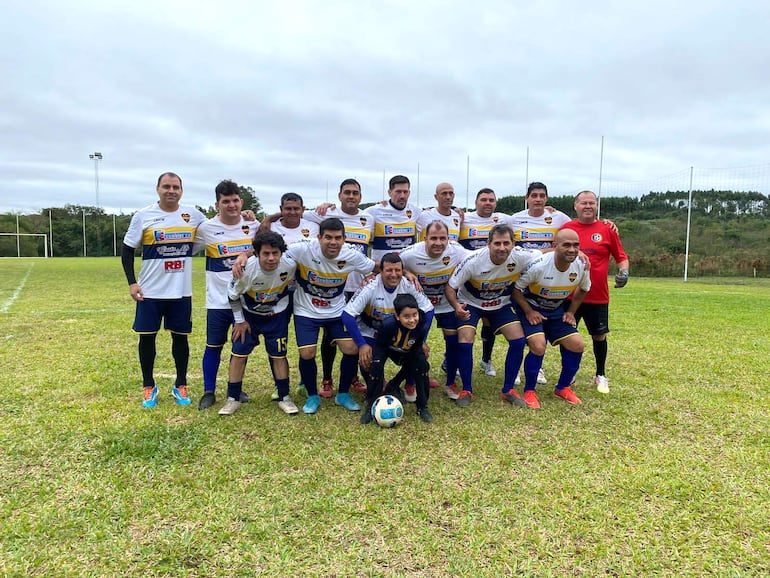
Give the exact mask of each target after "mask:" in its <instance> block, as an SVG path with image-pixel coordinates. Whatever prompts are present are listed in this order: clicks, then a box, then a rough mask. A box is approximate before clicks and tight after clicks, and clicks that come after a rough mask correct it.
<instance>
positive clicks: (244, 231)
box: [241, 225, 249, 235]
mask: <svg viewBox="0 0 770 578" xmlns="http://www.w3.org/2000/svg"><path fill="white" fill-rule="evenodd" d="M241 231H243V234H244V235H248V234H249V226H248V225H241Z"/></svg>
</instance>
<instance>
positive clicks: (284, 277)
mask: <svg viewBox="0 0 770 578" xmlns="http://www.w3.org/2000/svg"><path fill="white" fill-rule="evenodd" d="M278 276H279V277H280V278H281V281H286V278H287V277H288V276H289V274H288V273H287V272H286V271H284V272H282V273H281V274H280V275H278Z"/></svg>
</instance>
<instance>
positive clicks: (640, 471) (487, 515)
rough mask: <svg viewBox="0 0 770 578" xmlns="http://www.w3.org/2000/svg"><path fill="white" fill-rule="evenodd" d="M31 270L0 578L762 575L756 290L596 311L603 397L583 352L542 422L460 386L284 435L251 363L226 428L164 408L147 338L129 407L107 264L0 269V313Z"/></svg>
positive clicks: (200, 300)
mask: <svg viewBox="0 0 770 578" xmlns="http://www.w3.org/2000/svg"><path fill="white" fill-rule="evenodd" d="M201 265H202V262H200V261H196V269H195V298H194V307H195V311H194V323H195V330H194V335H193V337H192V339H191V351H192V354H191V367H190V374H191V379H190V385H191V390H192V397H193V398H194V403H197V399H198V397H200V395H201V375H200V357H201V355H202V351H203V346H204V335H205V331H204V326H205V310H204V309H203V305H204V288H203V267H202V266H201ZM30 267H31V268H32V269H31V272H30V275H29V277H28V278H27V280H26V283H25V285H24V287H23V288H22V290H21V291H20V292H19V295H18V298H17V299H16V300H15V301H13V303H11V304H9V305H7V312H5V313H0V338H1V339H2V344H3V349H2V351H3V354H2V357H1V358H0V380H2V381H1V382H0V383H1V384H2V391H3V400H2V403H0V486H1V487H2V492H1V493H0V574H2V575H20V576H24V575H54V576H56V575H84V576H105V575H112V576H119V575H120V576H123V575H170V576H194V575H200V576H216V575H219V576H252V575H255V574H262V575H266V576H280V575H306V576H456V575H462V576H499V575H507V574H514V573H515V574H524V575H538V576H548V575H551V576H565V575H583V576H596V575H613V576H629V575H669V576H674V575H677V576H679V575H704V574H710V575H719V576H724V575H730V576H744V575H756V576H761V575H767V574H768V573H770V524H768V520H770V506H769V505H768V503H769V502H770V500H769V498H770V495H769V494H770V490H769V489H768V488H769V484H768V482H769V481H770V475H769V474H768V472H770V455H769V454H770V451H769V450H770V438H769V434H768V428H769V424H770V415H768V414H770V410H769V409H768V408H769V407H770V403H769V402H770V396H769V395H768V392H767V389H768V377H767V376H768V371H767V368H768V359H770V345H769V344H768V338H767V335H768V333H767V330H766V318H767V312H768V310H770V283H768V282H767V280H758V281H753V280H740V281H736V280H732V281H731V282H726V281H725V280H713V281H712V280H709V281H704V280H700V279H699V280H697V281H691V282H690V283H687V284H684V283H682V282H681V281H675V280H663V281H660V280H651V279H636V278H632V279H631V281H630V282H629V285H628V286H627V288H625V289H623V290H615V291H613V295H612V299H613V302H612V307H611V327H612V329H613V332H612V334H611V335H610V355H609V374H610V380H611V382H610V383H611V388H612V393H611V394H610V395H609V396H601V395H600V394H598V393H596V392H595V391H594V390H593V388H592V387H590V385H589V379H590V376H591V375H592V369H593V356H592V354H591V352H590V345H588V351H587V355H586V357H585V358H584V362H583V367H582V368H581V371H580V373H579V375H578V385H577V387H576V390H577V392H578V394H579V395H580V396H581V397H582V399H583V402H584V403H583V405H581V406H577V407H572V406H569V405H568V404H566V403H564V402H562V401H560V400H557V399H556V398H554V397H553V396H551V395H550V394H549V391H550V387H549V386H541V387H540V390H541V399H542V402H543V409H542V410H541V411H525V410H522V409H519V408H512V407H510V406H508V405H504V404H503V403H501V402H500V401H499V400H498V399H497V394H498V388H499V378H498V379H493V378H487V377H483V376H479V377H477V380H476V384H475V389H476V399H475V402H474V404H473V405H472V406H471V407H470V408H469V409H467V410H462V409H461V408H458V407H456V406H454V405H453V404H452V403H450V401H449V400H448V399H447V398H446V397H445V396H444V395H443V393H440V392H439V391H434V392H433V397H432V399H431V410H432V411H433V414H434V416H435V418H436V419H435V421H434V423H432V424H429V425H428V424H423V423H422V422H421V421H419V420H418V419H416V417H415V415H414V408H413V406H409V407H408V408H407V414H406V418H405V420H404V421H403V422H402V424H401V425H400V426H399V427H398V428H396V429H394V430H383V429H380V428H377V427H374V426H367V427H363V426H360V425H359V424H358V416H357V415H354V414H351V413H349V412H347V411H345V410H344V409H342V408H340V407H335V406H334V405H333V403H329V401H324V403H323V405H322V408H321V410H320V412H319V413H318V414H317V415H315V416H305V415H300V416H298V417H294V418H290V417H287V416H285V415H283V414H282V413H281V412H280V411H279V410H278V409H277V407H276V406H275V404H273V403H271V402H270V401H269V396H270V391H271V384H270V383H269V381H268V378H267V376H268V375H269V371H268V370H267V367H266V361H265V357H264V352H263V351H261V350H260V351H259V352H258V353H256V354H255V356H254V357H253V359H252V360H251V361H250V362H249V367H248V368H247V377H246V380H245V382H244V387H245V389H246V391H248V392H249V393H251V394H252V395H254V396H255V398H256V399H255V401H254V403H251V404H247V405H245V406H244V407H243V409H242V410H241V412H239V413H238V414H237V415H235V416H233V417H232V418H221V417H219V416H217V414H216V410H215V409H214V410H209V411H207V412H198V410H197V409H196V408H195V405H193V406H192V407H187V408H183V407H178V406H176V405H175V404H174V403H173V401H172V399H171V397H170V394H169V391H170V386H171V382H172V379H173V378H172V374H173V364H172V361H171V357H170V339H169V338H168V335H167V334H162V335H161V336H160V337H159V341H158V360H157V363H156V372H158V373H160V374H162V375H163V376H165V377H161V378H160V379H159V385H160V389H161V396H160V398H159V405H158V407H157V408H155V409H154V410H143V409H142V408H141V407H140V397H141V391H140V389H141V388H140V387H139V386H140V381H139V368H138V361H137V355H136V339H135V337H134V336H133V335H132V334H131V332H130V325H131V322H132V319H133V305H132V302H131V300H130V297H129V295H128V291H127V287H126V284H125V282H124V280H123V274H122V271H121V268H120V264H119V261H118V260H117V259H111V258H104V259H101V260H97V259H53V260H25V259H22V260H15V259H8V260H2V261H0V308H3V307H4V305H5V304H8V301H9V300H10V299H11V297H12V295H13V294H14V291H16V289H17V287H18V285H19V283H20V281H21V279H22V278H23V277H24V275H25V273H26V272H27V270H29V268H30ZM431 345H432V348H433V351H434V353H433V355H432V361H433V363H434V364H435V365H436V366H437V365H438V363H439V362H440V352H441V351H442V348H441V344H440V338H439V337H438V334H435V335H432V338H431ZM503 350H504V347H503V342H502V340H500V339H498V344H497V347H496V350H495V362H496V365H497V367H498V368H502V365H503V354H504V351H503ZM477 352H478V350H477ZM296 359H297V356H296V353H295V352H293V351H291V350H290V364H291V365H292V366H294V367H293V368H292V387H293V386H294V385H296V383H297V374H296ZM558 363H559V356H558V354H557V352H556V351H555V350H553V349H551V350H550V351H549V352H548V353H547V354H546V359H545V370H546V374H547V376H548V377H549V384H551V385H552V384H553V382H554V380H555V378H556V376H557V373H558ZM434 375H436V376H437V377H438V376H439V375H438V372H436V373H435V374H434ZM224 376H225V371H224V366H223V368H222V370H221V371H220V377H221V379H220V382H219V384H220V385H219V387H220V388H223V387H224V385H225V379H224ZM221 393H222V389H220V399H221V397H222V396H221ZM300 401H301V400H300Z"/></svg>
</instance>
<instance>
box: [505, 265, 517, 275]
mask: <svg viewBox="0 0 770 578" xmlns="http://www.w3.org/2000/svg"><path fill="white" fill-rule="evenodd" d="M505 268H506V269H508V272H509V273H512V272H513V270H514V269H515V268H516V263H508V264H507V265H506V266H505Z"/></svg>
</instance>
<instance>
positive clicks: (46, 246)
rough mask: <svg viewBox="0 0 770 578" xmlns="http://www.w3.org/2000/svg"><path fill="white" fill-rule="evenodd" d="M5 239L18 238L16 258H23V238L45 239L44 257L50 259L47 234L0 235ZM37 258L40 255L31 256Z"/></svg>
mask: <svg viewBox="0 0 770 578" xmlns="http://www.w3.org/2000/svg"><path fill="white" fill-rule="evenodd" d="M0 235H2V236H4V237H16V257H21V238H22V237H42V238H43V252H44V254H43V257H48V235H47V234H45V233H0ZM30 257H37V258H39V257H40V256H39V255H30Z"/></svg>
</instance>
